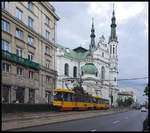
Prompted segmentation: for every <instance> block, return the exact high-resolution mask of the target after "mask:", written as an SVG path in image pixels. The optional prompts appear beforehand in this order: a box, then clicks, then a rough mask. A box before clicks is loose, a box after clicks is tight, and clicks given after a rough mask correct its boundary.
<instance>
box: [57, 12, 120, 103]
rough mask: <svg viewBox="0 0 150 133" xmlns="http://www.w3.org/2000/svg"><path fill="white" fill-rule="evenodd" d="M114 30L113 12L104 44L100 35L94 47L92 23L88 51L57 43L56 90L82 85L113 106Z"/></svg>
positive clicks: (115, 36) (116, 73) (115, 60)
mask: <svg viewBox="0 0 150 133" xmlns="http://www.w3.org/2000/svg"><path fill="white" fill-rule="evenodd" d="M116 27H117V25H116V18H115V12H114V10H113V13H112V18H111V25H110V28H111V33H110V37H109V39H108V41H107V40H106V39H105V37H104V35H102V36H101V37H100V38H99V42H98V44H95V36H96V35H95V29H94V22H93V21H92V28H91V35H90V38H91V42H90V45H89V49H85V48H83V47H81V46H79V47H77V48H75V49H69V48H65V47H64V46H63V45H60V44H57V50H56V55H55V56H56V57H55V59H56V60H55V61H56V62H55V67H56V71H57V72H58V77H57V81H56V88H64V89H70V90H72V89H73V88H74V87H76V86H82V87H83V89H84V91H85V92H86V93H88V94H91V95H93V96H100V97H102V98H106V99H109V103H110V105H113V106H117V102H116V100H117V96H118V95H117V94H118V92H119V88H118V83H117V77H118V55H117V46H118V39H117V35H116Z"/></svg>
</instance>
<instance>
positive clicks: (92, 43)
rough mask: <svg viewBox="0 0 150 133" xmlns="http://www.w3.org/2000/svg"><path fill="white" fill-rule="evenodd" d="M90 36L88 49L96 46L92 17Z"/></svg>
mask: <svg viewBox="0 0 150 133" xmlns="http://www.w3.org/2000/svg"><path fill="white" fill-rule="evenodd" d="M90 37H91V44H90V47H89V49H92V48H96V45H95V30H94V22H93V18H92V29H91V35H90Z"/></svg>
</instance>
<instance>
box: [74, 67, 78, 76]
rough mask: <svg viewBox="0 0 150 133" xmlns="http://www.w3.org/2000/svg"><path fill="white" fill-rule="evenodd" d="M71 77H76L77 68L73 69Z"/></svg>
mask: <svg viewBox="0 0 150 133" xmlns="http://www.w3.org/2000/svg"><path fill="white" fill-rule="evenodd" d="M73 77H77V67H76V66H75V67H73Z"/></svg>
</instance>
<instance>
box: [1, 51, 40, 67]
mask: <svg viewBox="0 0 150 133" xmlns="http://www.w3.org/2000/svg"><path fill="white" fill-rule="evenodd" d="M2 58H3V59H6V60H9V61H12V62H15V63H18V64H21V65H24V66H27V67H30V68H33V69H36V70H39V69H40V66H39V64H38V63H35V62H33V61H30V60H28V59H25V58H22V57H19V56H18V55H16V54H13V53H10V52H8V51H5V50H2Z"/></svg>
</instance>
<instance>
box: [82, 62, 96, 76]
mask: <svg viewBox="0 0 150 133" xmlns="http://www.w3.org/2000/svg"><path fill="white" fill-rule="evenodd" d="M81 70H82V72H83V73H87V74H96V72H98V70H97V68H96V66H95V65H94V64H92V63H87V64H85V65H84V66H82V67H81Z"/></svg>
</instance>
